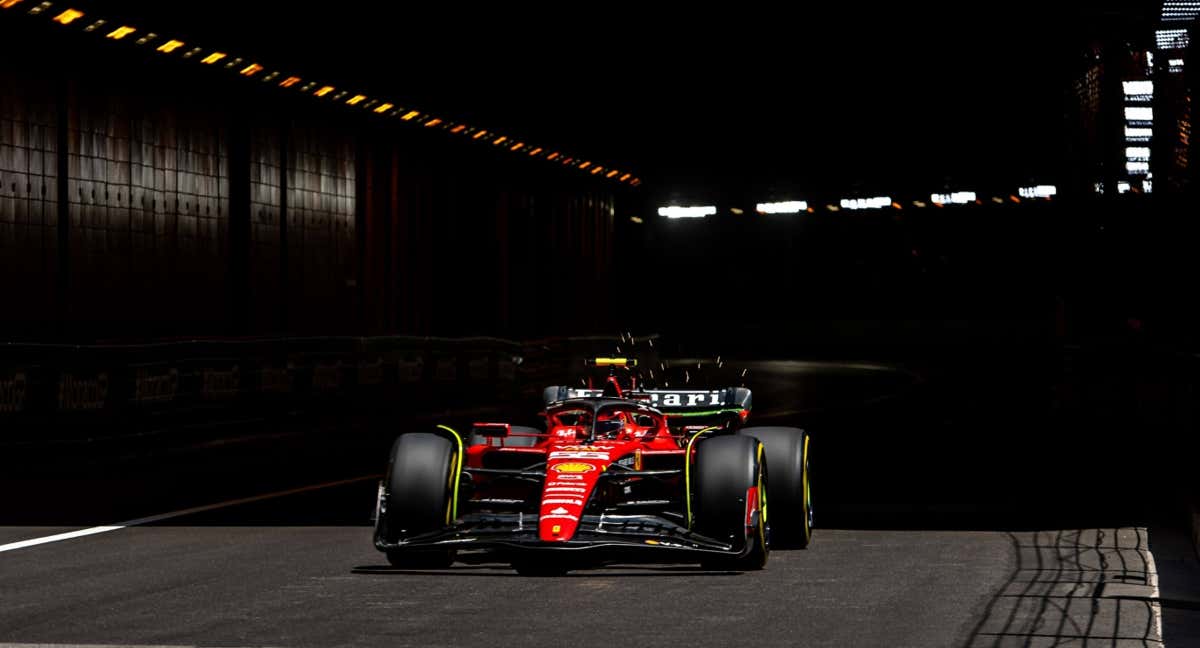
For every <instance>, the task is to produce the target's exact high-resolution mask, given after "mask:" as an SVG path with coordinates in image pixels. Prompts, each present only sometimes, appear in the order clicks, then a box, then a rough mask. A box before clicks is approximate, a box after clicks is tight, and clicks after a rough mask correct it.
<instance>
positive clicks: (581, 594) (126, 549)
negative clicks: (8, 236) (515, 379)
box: [0, 363, 1200, 646]
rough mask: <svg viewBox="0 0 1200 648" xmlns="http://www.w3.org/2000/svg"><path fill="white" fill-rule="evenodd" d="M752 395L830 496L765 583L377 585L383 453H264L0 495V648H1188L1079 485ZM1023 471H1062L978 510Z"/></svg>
mask: <svg viewBox="0 0 1200 648" xmlns="http://www.w3.org/2000/svg"><path fill="white" fill-rule="evenodd" d="M756 372H757V374H758V375H760V376H762V377H760V378H759V379H758V380H760V381H762V383H763V384H764V386H763V387H761V388H759V387H757V385H752V386H755V387H756V388H757V389H759V391H756V398H757V402H758V404H759V405H760V407H761V410H760V411H759V415H760V416H761V418H760V420H765V421H769V422H772V423H778V422H789V423H798V424H804V425H808V426H810V427H812V429H813V434H814V448H820V449H821V452H822V453H823V454H822V455H820V456H821V457H823V459H818V455H816V454H814V462H819V463H822V469H821V470H820V471H817V469H816V468H814V475H815V477H814V479H816V478H817V477H818V476H819V477H822V478H824V479H823V481H818V483H820V484H821V486H820V487H819V489H818V490H817V493H818V494H820V495H821V497H819V498H818V507H817V523H818V527H819V528H818V529H817V531H816V534H815V537H814V542H813V545H812V546H811V548H810V549H808V550H805V551H776V552H774V553H773V554H772V556H771V561H770V564H769V565H768V567H767V569H766V570H764V571H762V572H754V573H726V572H705V571H701V570H699V569H698V568H697V567H694V566H671V565H637V566H614V567H610V568H605V569H597V570H589V571H580V572H572V573H571V574H569V575H568V576H566V577H562V578H551V579H545V578H523V577H519V576H517V575H516V574H515V572H513V571H512V570H511V569H510V568H509V567H508V566H507V565H504V564H499V563H488V562H486V561H485V560H484V559H482V558H479V559H476V560H473V561H472V562H471V563H470V564H461V563H460V564H457V565H456V566H455V567H453V568H451V569H448V570H443V571H430V572H413V571H401V570H394V569H391V568H390V567H388V566H387V565H386V561H385V560H384V559H383V556H382V555H381V554H379V553H378V552H376V551H375V550H374V548H373V547H372V546H371V529H370V526H369V523H368V519H369V516H370V513H371V506H372V498H373V494H374V488H375V486H374V481H375V478H374V477H372V474H373V473H377V472H379V471H381V470H382V468H383V464H384V463H385V461H386V458H385V456H384V454H383V451H385V450H386V446H384V450H380V448H379V444H378V443H375V442H369V443H368V442H364V443H353V442H351V441H350V440H349V439H347V438H344V437H338V436H337V435H325V436H319V437H316V438H314V437H311V436H291V435H287V434H281V435H276V436H273V437H272V438H271V439H270V440H269V441H268V442H265V443H255V442H253V441H251V442H247V443H245V444H238V443H229V444H222V445H221V446H218V447H208V448H199V449H195V450H194V451H192V452H183V451H181V452H178V453H174V454H172V455H171V456H169V457H154V458H143V459H125V460H122V461H121V462H118V463H116V464H113V463H106V462H100V463H98V464H96V465H92V466H87V467H78V468H73V469H72V470H71V471H63V470H61V469H60V470H59V471H57V472H54V473H39V472H37V471H26V472H25V473H22V474H21V475H19V476H8V477H6V478H5V480H4V484H5V488H6V496H5V497H4V498H3V499H0V603H2V604H0V646H2V645H7V644H32V645H51V644H53V645H122V646H133V645H164V646H188V645H199V646H384V645H386V646H476V645H478V646H485V645H486V646H509V645H526V644H537V645H547V646H558V645H564V646H566V645H575V646H611V645H613V644H626V645H691V646H732V645H760V646H1043V645H1045V646H1051V645H1079V646H1084V645H1087V646H1092V645H1096V646H1101V645H1102V646H1161V645H1164V642H1165V645H1168V646H1189V645H1200V632H1198V631H1197V628H1200V623H1197V620H1198V617H1200V611H1198V610H1197V608H1200V606H1198V605H1196V602H1195V601H1196V600H1198V599H1197V597H1196V596H1195V593H1196V592H1197V591H1200V589H1198V588H1197V583H1200V577H1197V574H1196V571H1197V570H1196V568H1195V561H1194V557H1193V556H1191V555H1190V545H1189V544H1188V543H1187V542H1186V541H1185V540H1181V539H1180V537H1179V534H1178V533H1177V532H1175V531H1172V530H1170V529H1160V528H1158V527H1154V526H1152V524H1153V523H1154V522H1155V516H1154V515H1153V514H1152V513H1147V512H1146V511H1145V510H1144V509H1139V508H1137V507H1132V508H1126V507H1125V505H1124V503H1122V507H1121V508H1122V510H1119V511H1114V510H1112V508H1113V507H1112V506H1094V503H1093V502H1092V500H1091V499H1088V498H1089V496H1088V493H1095V492H1099V491H1100V490H1101V489H1100V486H1099V485H1098V484H1099V482H1093V481H1089V479H1088V475H1089V467H1090V466H1091V464H1089V463H1088V462H1087V461H1086V460H1084V459H1077V460H1073V461H1072V462H1070V463H1065V462H1064V458H1065V456H1064V455H1054V454H1051V456H1049V457H1048V458H1043V459H1041V460H1039V461H1040V462H1041V463H1033V464H1028V465H1019V466H1014V465H1012V464H1011V463H1005V462H993V461H986V460H984V459H982V458H981V456H980V455H970V460H967V458H964V457H963V456H959V455H956V454H955V452H957V450H954V447H952V448H951V450H949V451H947V450H945V448H944V447H943V446H944V444H945V442H946V441H947V440H948V439H951V438H953V436H954V434H956V433H958V432H960V431H962V429H964V428H965V427H972V426H978V427H979V428H980V429H983V430H985V431H986V432H989V433H990V432H991V430H992V427H993V426H995V425H997V423H995V422H985V421H982V420H980V419H971V418H970V417H969V416H966V415H965V414H963V413H962V411H961V410H954V409H947V410H942V409H937V408H931V407H930V401H929V400H928V398H929V397H928V396H921V395H920V394H914V393H913V391H912V390H913V389H914V384H913V382H912V380H911V376H908V375H907V374H903V372H891V373H889V372H887V371H886V370H884V369H881V368H878V367H858V368H855V367H852V366H849V365H838V366H816V365H810V364H806V363H773V364H759V365H756ZM861 372H867V373H861ZM822 373H824V375H821V374H822ZM834 374H836V375H834ZM752 375H753V374H752ZM855 376H857V377H855ZM839 380H840V381H842V383H843V384H844V385H845V386H846V387H845V389H844V390H843V389H840V388H834V387H830V385H831V384H836V383H837V382H838V381H839ZM766 383H770V384H771V385H773V387H767V386H765V384H766ZM781 385H782V386H781ZM772 390H774V391H772ZM822 390H824V391H822ZM846 390H850V391H853V390H857V393H858V396H857V400H855V398H850V397H849V396H847V393H848V392H847V391H846ZM760 394H761V396H759V395H760ZM788 394H791V396H788ZM768 396H770V398H769V399H768V398H767V397H768ZM919 432H924V434H918V433H919ZM385 436H386V435H385ZM897 437H898V438H899V440H897ZM914 437H919V438H924V439H926V440H925V441H914V440H913V438H914ZM904 439H907V440H904ZM931 439H932V440H931ZM382 440H383V439H381V441H382ZM914 445H915V447H916V449H915V450H914ZM1068 446H1069V444H1068V443H1066V442H1065V441H1064V442H1061V443H1057V444H1054V443H1049V444H1048V445H1047V446H1046V447H1048V448H1063V447H1068ZM936 448H942V449H943V451H942V452H940V453H938V452H934V453H933V455H932V457H931V458H925V459H921V460H916V459H914V458H913V457H914V456H916V455H921V454H928V453H929V452H932V451H933V450H934V449H936ZM1055 451H1056V452H1057V450H1055ZM900 452H908V453H909V458H908V459H906V460H904V461H897V460H896V458H897V455H896V453H900ZM1070 456H1071V457H1075V455H1070ZM914 466H915V467H914ZM1031 466H1042V467H1045V466H1054V467H1057V468H1058V470H1056V471H1052V473H1053V475H1054V477H1053V478H1045V479H1041V478H1039V479H1025V480H1020V481H1023V483H1024V486H1022V487H1021V488H1019V489H1017V490H1015V491H1014V490H1012V489H1008V488H1003V489H1000V491H1001V492H1000V493H999V494H997V492H996V489H994V488H991V487H989V486H987V485H988V484H990V483H992V480H993V478H994V477H996V476H997V475H1004V474H1011V473H1012V472H1014V471H1015V472H1018V473H1019V472H1022V471H1027V470H1029V469H1030V467H1031ZM934 468H936V469H938V470H936V471H934V470H932V469H934ZM1006 471H1007V472H1006ZM929 472H934V473H936V475H935V476H934V477H929V476H925V477H919V476H917V475H916V474H915V473H929ZM972 475H973V477H972ZM956 479H957V480H960V481H959V482H953V483H952V482H951V481H948V480H956ZM1009 481H1012V480H1009ZM906 483H908V484H910V485H911V486H910V487H905V484H906ZM1061 484H1067V485H1070V484H1074V485H1075V488H1068V489H1063V490H1055V491H1054V492H1049V491H1048V490H1047V489H1049V488H1050V487H1051V486H1053V485H1061ZM1133 484H1134V482H1132V481H1131V482H1127V483H1126V484H1125V487H1126V488H1127V489H1128V488H1131V487H1132V485H1133ZM263 495H269V496H266V497H261V496H263ZM1072 498H1075V499H1074V500H1072ZM1079 498H1084V499H1079ZM1064 501H1068V502H1071V503H1073V506H1071V507H1070V508H1069V509H1067V508H1061V505H1062V503H1063V502H1064ZM1014 502H1015V504H1016V505H1017V506H1011V505H1012V504H1013V503H1014ZM1122 502H1124V501H1122ZM181 511H182V512H181ZM122 520H126V521H133V523H131V524H125V525H123V524H120V521H122ZM96 525H101V526H96ZM64 533H65V534H72V535H71V537H67V538H61V539H55V536H58V535H59V534H64Z"/></svg>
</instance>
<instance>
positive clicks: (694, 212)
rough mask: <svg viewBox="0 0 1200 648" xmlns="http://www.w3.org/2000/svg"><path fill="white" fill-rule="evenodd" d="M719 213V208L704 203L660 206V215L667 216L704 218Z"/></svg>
mask: <svg viewBox="0 0 1200 648" xmlns="http://www.w3.org/2000/svg"><path fill="white" fill-rule="evenodd" d="M715 213H717V208H716V207H714V206H712V205H703V206H696V207H680V206H678V205H671V206H669V207H659V208H658V215H659V216H663V217H665V218H704V217H705V216H712V215H713V214H715Z"/></svg>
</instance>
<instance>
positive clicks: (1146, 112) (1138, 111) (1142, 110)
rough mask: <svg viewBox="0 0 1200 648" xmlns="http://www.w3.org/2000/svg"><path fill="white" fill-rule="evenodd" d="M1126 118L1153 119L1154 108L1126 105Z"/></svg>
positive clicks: (1135, 119)
mask: <svg viewBox="0 0 1200 648" xmlns="http://www.w3.org/2000/svg"><path fill="white" fill-rule="evenodd" d="M1125 119H1128V120H1129V121H1153V120H1154V109H1153V108H1150V107H1149V106H1125Z"/></svg>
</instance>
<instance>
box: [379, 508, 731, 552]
mask: <svg viewBox="0 0 1200 648" xmlns="http://www.w3.org/2000/svg"><path fill="white" fill-rule="evenodd" d="M375 547H376V548H377V549H379V550H380V551H392V550H404V549H433V548H438V549H492V550H502V551H552V552H593V551H595V552H605V553H607V552H612V553H616V554H626V555H628V554H641V555H642V557H644V558H647V559H662V560H668V559H670V557H671V556H672V555H673V556H675V558H676V559H678V560H681V561H683V560H687V559H689V558H690V559H691V560H699V559H702V558H704V557H705V556H723V557H737V556H741V555H742V554H744V553H745V552H747V551H749V549H750V546H749V544H748V543H741V544H740V545H734V544H731V543H729V542H724V541H721V540H717V539H713V538H709V537H706V536H702V535H700V534H698V533H694V532H692V531H690V530H688V529H687V528H686V527H683V526H680V525H678V524H675V523H674V522H672V521H670V520H667V519H665V518H662V517H659V516H657V515H608V514H605V515H584V516H582V517H581V519H580V520H579V527H578V529H577V531H576V533H575V535H574V536H573V537H572V538H571V539H570V540H565V541H557V542H545V541H543V540H541V538H539V537H538V516H537V515H535V514H525V513H488V514H476V515H468V516H465V517H463V518H462V519H461V520H459V521H458V522H457V523H456V524H454V525H452V526H450V527H447V528H446V529H443V530H440V531H435V532H431V533H425V534H421V535H415V536H412V537H409V538H404V539H402V540H399V541H398V542H395V543H389V542H386V541H384V540H383V539H382V538H380V537H379V535H378V534H376V537H375Z"/></svg>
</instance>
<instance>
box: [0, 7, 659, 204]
mask: <svg viewBox="0 0 1200 648" xmlns="http://www.w3.org/2000/svg"><path fill="white" fill-rule="evenodd" d="M22 2H24V0H0V9H11V8H12V7H14V6H16V5H18V4H20V3H22ZM51 6H52V3H50V2H42V3H39V4H37V5H35V6H33V7H32V8H30V10H29V14H31V15H34V16H37V15H41V14H46V15H50V14H53V13H54V12H50V11H49V9H50V8H51ZM83 17H84V13H83V12H82V11H79V10H78V9H70V8H68V9H65V10H63V11H61V12H58V13H57V14H54V15H53V21H54V22H56V23H58V24H60V25H71V24H72V23H75V22H76V21H78V20H80V19H81V18H83ZM106 25H108V21H106V20H103V19H98V20H94V21H92V22H91V23H90V24H88V25H87V26H86V27H84V29H83V31H85V32H88V33H93V32H97V31H100V32H101V33H104V34H105V38H107V39H110V40H114V41H122V40H124V39H125V38H127V37H132V36H133V35H134V34H136V33H138V30H137V28H136V27H130V26H127V25H121V26H117V27H115V28H112V27H111V26H109V27H108V28H107V29H108V31H105V29H106ZM134 42H136V44H138V45H147V44H151V45H152V46H154V50H155V51H157V52H160V53H162V54H173V53H174V52H176V51H177V50H183V54H182V55H181V56H182V58H185V59H191V58H194V57H198V56H199V57H200V59H199V60H200V63H202V64H204V65H216V64H218V63H222V62H224V63H223V66H224V67H225V69H227V70H235V71H237V73H238V74H240V75H241V76H244V77H247V78H251V77H257V78H260V79H261V80H262V81H263V82H264V83H276V85H278V86H279V87H281V88H296V89H297V90H299V91H300V92H302V93H304V94H311V95H312V96H314V97H317V98H321V99H328V100H330V101H335V102H341V103H345V104H346V105H347V106H354V107H358V108H362V109H367V110H370V111H371V112H373V113H376V114H379V115H383V116H387V117H396V118H399V119H400V120H402V121H406V122H411V123H414V124H420V125H422V126H424V127H425V128H440V129H442V130H446V131H449V132H450V133H451V134H454V135H463V136H467V137H470V138H471V139H473V140H481V141H483V142H490V143H491V144H492V145H493V146H503V147H505V148H507V149H508V150H509V151H512V152H514V153H522V154H525V155H528V156H529V157H533V158H540V159H544V160H546V161H549V162H557V163H558V164H561V165H563V166H565V167H570V168H574V169H577V170H580V171H585V172H587V173H590V174H591V175H594V176H600V175H603V176H604V177H605V178H608V179H610V180H614V181H617V182H622V183H625V184H628V185H629V186H633V187H636V186H638V185H640V184H641V183H642V181H641V179H639V178H637V177H635V176H634V175H633V174H632V173H629V172H622V171H620V170H618V169H613V168H605V167H604V166H601V165H599V164H594V163H593V162H592V161H591V160H584V159H581V158H577V157H572V156H568V155H566V154H565V153H562V152H560V151H551V150H546V149H545V148H543V147H540V146H534V145H532V144H527V143H525V142H524V141H521V140H517V139H514V138H510V137H508V136H506V135H501V134H499V133H497V132H495V131H489V130H485V129H482V128H476V127H474V126H468V125H467V124H463V123H459V122H454V121H449V120H443V119H441V118H438V117H434V116H433V115H429V114H427V113H423V112H421V111H419V110H413V109H408V108H403V107H399V106H397V105H396V104H394V103H390V102H386V101H381V100H379V99H372V98H369V97H367V96H366V95H363V94H351V92H350V91H348V90H339V89H337V88H335V87H334V86H331V85H325V84H322V83H318V82H316V81H311V80H309V81H306V80H305V79H302V78H301V77H298V76H284V74H283V73H282V72H279V71H277V70H276V71H271V72H267V73H266V74H263V75H262V76H258V75H259V73H261V72H263V71H264V70H265V68H264V67H263V66H262V65H261V64H259V63H255V62H253V61H248V60H246V59H243V58H239V57H230V55H229V54H228V53H226V52H220V51H210V52H209V53H208V54H207V55H204V56H201V55H202V54H204V53H205V49H204V48H201V47H191V48H187V44H186V43H184V42H183V41H180V40H175V39H170V38H164V37H161V36H160V35H159V34H156V33H153V32H146V33H144V34H143V35H141V36H140V37H138V38H136V40H135V41H134ZM280 77H283V78H280Z"/></svg>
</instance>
